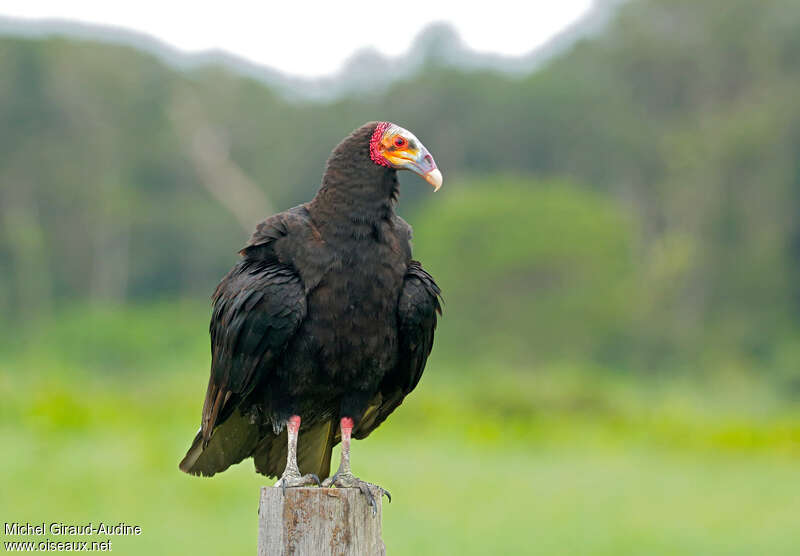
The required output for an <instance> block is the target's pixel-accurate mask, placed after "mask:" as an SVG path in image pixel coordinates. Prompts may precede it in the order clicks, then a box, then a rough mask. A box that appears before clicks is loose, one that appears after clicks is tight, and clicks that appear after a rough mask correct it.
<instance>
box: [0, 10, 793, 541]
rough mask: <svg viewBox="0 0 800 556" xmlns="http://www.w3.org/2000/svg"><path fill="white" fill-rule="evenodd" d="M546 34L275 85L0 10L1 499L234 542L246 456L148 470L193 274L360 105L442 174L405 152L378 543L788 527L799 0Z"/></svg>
mask: <svg viewBox="0 0 800 556" xmlns="http://www.w3.org/2000/svg"><path fill="white" fill-rule="evenodd" d="M4 25H5V26H6V27H8V26H9V25H11V24H10V23H8V22H5V24H4ZM12 26H13V25H12ZM549 46H550V50H547V49H545V50H546V52H545V51H542V52H540V53H539V54H540V56H539V57H537V56H532V57H528V58H527V59H525V60H522V61H520V60H513V59H503V58H500V57H496V58H491V57H488V58H487V57H486V56H484V57H483V58H481V57H480V56H479V55H477V54H471V53H470V52H469V51H468V49H465V48H464V46H463V45H462V44H461V43H460V42H459V39H458V37H457V36H456V35H455V34H454V32H453V30H452V29H450V28H449V27H447V26H446V25H438V26H434V27H432V28H429V29H427V30H426V31H425V32H424V33H423V34H422V35H421V36H420V37H419V38H418V40H417V41H416V42H415V44H414V46H413V47H412V51H413V52H414V53H415V55H414V68H415V69H414V71H413V72H410V73H408V74H407V75H404V76H403V77H402V78H401V79H399V80H391V79H387V78H386V72H385V71H384V72H383V73H382V72H381V71H379V68H384V65H383V63H382V60H381V59H380V57H376V56H374V55H373V56H366V57H362V59H359V60H357V63H353V64H352V65H351V67H350V70H349V72H344V73H343V74H341V76H340V77H339V79H338V80H332V81H328V82H324V81H320V82H317V83H311V82H304V83H299V84H298V83H294V82H292V80H291V79H289V78H284V77H281V76H280V75H276V74H270V75H269V76H265V75H256V74H255V73H253V74H252V75H245V74H246V73H247V72H246V71H243V70H242V68H241V67H239V68H237V67H234V66H231V65H229V64H228V65H226V64H225V63H224V62H225V61H224V60H218V61H213V60H211V61H209V62H208V63H203V64H197V65H195V66H191V67H177V66H176V64H174V63H170V62H169V60H165V59H164V57H160V56H158V55H157V54H154V53H153V52H152V51H148V50H147V49H146V48H145V49H144V50H143V49H141V48H133V47H131V46H121V45H119V44H116V45H115V44H110V43H107V42H106V43H104V42H97V41H95V40H91V39H88V38H83V39H79V38H69V37H63V36H62V37H53V36H47V37H25V36H18V35H17V36H15V35H13V34H5V35H2V36H0V268H1V269H2V272H0V397H2V403H0V446H2V448H1V449H0V516H2V519H3V521H31V522H41V521H64V522H68V523H75V522H86V521H90V520H91V521H94V522H97V521H99V520H103V521H108V522H112V523H116V522H118V521H125V522H127V523H131V524H137V525H140V526H141V527H142V529H143V534H142V535H141V536H140V537H124V538H117V539H114V541H113V542H114V552H115V553H117V554H251V553H253V552H254V550H255V544H256V520H257V516H256V506H257V496H258V487H259V486H261V485H263V484H267V481H266V480H265V479H264V478H263V477H260V476H257V475H255V474H254V473H253V471H252V465H251V464H250V463H249V462H248V463H244V464H242V465H240V466H237V467H236V468H232V469H231V470H229V471H228V472H226V473H224V474H222V475H220V476H218V477H216V478H214V479H213V480H202V479H198V478H193V477H189V476H186V475H184V474H182V473H180V472H179V471H178V469H177V462H178V460H179V459H180V458H181V456H182V455H183V453H184V451H185V449H186V448H187V446H188V443H189V441H190V440H191V438H192V436H193V434H194V432H195V430H196V428H197V426H198V422H199V413H200V406H201V403H202V397H203V394H204V390H205V384H206V380H207V372H208V366H209V360H210V357H209V348H208V336H207V323H208V318H209V299H208V297H209V294H210V293H211V291H212V290H213V288H214V286H215V285H216V283H217V281H218V280H219V279H220V277H221V276H222V275H223V274H224V273H225V272H226V271H227V269H228V268H229V267H230V266H231V265H232V264H233V263H234V262H235V260H236V251H237V249H238V247H239V246H241V245H242V244H243V243H244V242H245V241H246V239H247V237H248V234H249V232H250V230H251V229H252V228H253V226H254V224H255V223H256V222H257V221H258V220H260V219H262V218H264V217H266V216H267V215H269V214H270V213H272V212H274V211H278V210H283V209H285V208H288V207H290V206H293V205H295V204H298V203H300V202H304V201H306V200H308V199H310V198H311V196H312V195H313V194H314V192H315V190H316V188H317V186H318V184H319V178H320V175H321V173H322V170H323V165H324V161H325V159H326V157H327V155H328V153H329V151H330V149H331V148H332V147H333V146H334V145H335V144H336V143H337V142H338V140H339V139H341V138H342V137H343V136H344V135H345V134H346V133H348V132H349V131H350V130H351V129H353V128H355V127H357V126H358V125H360V124H361V123H363V122H364V121H368V120H374V119H385V120H391V121H394V122H397V123H399V124H401V125H403V126H404V127H407V128H408V129H410V130H412V131H413V132H414V133H415V134H416V135H417V136H418V137H420V138H421V139H422V140H423V141H424V142H425V144H426V145H427V146H428V147H429V148H430V149H431V151H432V152H433V153H434V155H435V156H436V159H437V162H438V163H439V166H440V167H441V168H442V169H443V172H444V175H445V186H444V188H443V189H442V190H441V191H440V192H439V193H438V194H437V195H435V196H434V195H432V194H431V193H430V191H429V189H430V188H429V187H428V186H427V185H426V184H424V183H423V182H422V181H421V180H419V179H416V178H415V177H414V176H402V177H401V183H402V191H401V204H400V213H401V214H402V215H403V216H404V217H405V218H406V219H407V220H408V221H409V222H410V223H411V224H412V225H413V226H414V229H415V245H414V249H415V255H416V256H417V257H418V258H419V259H421V260H422V261H423V263H424V264H425V266H426V268H427V269H428V270H429V271H430V272H431V273H432V274H433V275H434V276H435V277H436V279H437V281H438V283H439V284H440V285H441V287H442V289H443V291H444V296H445V301H446V305H445V312H444V318H443V319H442V320H441V321H440V328H439V332H438V335H437V342H436V346H435V349H434V352H433V354H432V356H431V358H430V361H429V364H428V368H427V370H426V374H425V376H424V377H423V380H422V382H421V384H420V386H419V387H418V389H417V390H416V391H415V392H414V393H413V395H412V396H410V397H409V399H408V400H407V401H406V403H405V404H404V405H403V406H402V407H401V408H400V409H399V410H398V411H397V412H396V413H395V414H394V415H393V417H392V418H391V419H389V420H388V421H387V423H386V424H384V425H383V426H382V427H381V428H380V429H379V430H378V431H377V432H376V433H374V434H373V435H372V436H371V437H370V438H369V439H368V440H366V441H363V442H357V443H356V444H355V445H354V452H353V466H354V470H355V471H356V472H357V473H358V474H359V475H361V476H362V477H364V478H366V479H368V480H373V481H375V482H378V483H380V484H382V485H383V486H385V487H387V488H388V489H389V490H390V491H391V492H392V493H393V494H394V495H395V497H394V501H393V502H392V504H391V505H386V506H385V513H384V531H385V535H384V537H385V541H386V544H387V547H388V549H389V553H390V554H460V555H467V554H614V555H618V554H649V555H656V554H704V555H711V554H726V555H730V554H743V555H744V554H747V555H752V554H771V555H778V554H798V553H800V536H799V535H798V523H800V522H798V518H799V517H800V102H798V99H799V98H800V4H798V3H797V2H796V1H794V0H770V1H769V2H765V1H763V0H705V1H703V2H696V1H694V0H638V1H636V0H634V1H630V2H624V3H617V2H611V3H598V4H597V5H596V6H595V8H594V9H593V10H592V11H590V12H589V13H588V14H587V15H586V16H585V18H584V19H583V21H582V23H581V24H580V25H576V26H574V27H573V28H572V29H571V31H570V33H566V34H564V35H562V36H560V37H559V40H558V41H557V43H556V44H550V45H549ZM545 54H546V55H545ZM470 56H472V57H470ZM475 60H479V61H480V63H474V64H471V63H470V62H471V61H475ZM487 60H488V61H487ZM387 63H389V62H387ZM394 63H395V64H396V63H397V61H395V62H394ZM251 69H252V68H251ZM356 70H359V71H356ZM251 73H252V72H251ZM334 93H335V94H334ZM326 95H327V96H326ZM9 539H10V537H4V540H9Z"/></svg>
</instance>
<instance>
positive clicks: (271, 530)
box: [258, 487, 386, 556]
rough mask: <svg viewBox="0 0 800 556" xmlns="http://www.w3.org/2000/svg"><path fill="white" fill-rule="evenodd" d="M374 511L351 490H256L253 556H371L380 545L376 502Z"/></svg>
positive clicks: (377, 498)
mask: <svg viewBox="0 0 800 556" xmlns="http://www.w3.org/2000/svg"><path fill="white" fill-rule="evenodd" d="M373 494H374V497H375V502H376V503H377V505H378V507H377V511H376V513H375V515H373V514H372V507H371V506H370V505H369V501H368V500H367V497H366V496H364V494H362V492H361V491H360V490H358V489H357V488H287V489H286V494H285V495H284V493H283V491H282V490H281V489H280V488H274V487H262V488H261V499H260V501H259V505H258V556H283V555H288V554H295V555H297V556H304V555H306V554H308V555H313V556H317V555H320V556H321V555H328V554H330V555H336V556H376V555H384V554H386V548H385V547H384V545H383V540H382V539H381V509H382V507H381V496H380V494H379V493H377V492H375V493H373Z"/></svg>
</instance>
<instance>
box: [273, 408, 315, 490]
mask: <svg viewBox="0 0 800 556" xmlns="http://www.w3.org/2000/svg"><path fill="white" fill-rule="evenodd" d="M299 431H300V416H299V415H292V416H291V417H289V420H288V421H287V422H286V437H287V438H288V442H289V446H288V450H287V454H286V469H285V470H284V471H283V475H281V478H280V479H279V480H278V482H277V483H275V486H276V487H280V488H282V489H283V491H284V493H285V492H286V489H287V488H292V487H301V486H310V485H317V486H319V477H317V476H316V475H314V474H313V473H311V474H308V475H301V474H300V468H299V467H297V436H298V433H299Z"/></svg>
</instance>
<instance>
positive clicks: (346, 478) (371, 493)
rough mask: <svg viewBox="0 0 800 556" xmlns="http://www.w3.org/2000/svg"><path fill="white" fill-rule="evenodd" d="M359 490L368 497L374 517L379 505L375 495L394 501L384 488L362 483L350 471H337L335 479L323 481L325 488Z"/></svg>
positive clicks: (329, 478) (330, 478)
mask: <svg viewBox="0 0 800 556" xmlns="http://www.w3.org/2000/svg"><path fill="white" fill-rule="evenodd" d="M334 486H335V487H336V488H357V489H359V490H360V491H361V493H362V494H363V495H364V496H366V497H367V501H368V502H369V505H370V506H371V507H372V515H375V514H376V513H377V511H378V505H377V504H376V503H375V495H376V494H377V495H378V498H380V497H381V496H384V495H385V496H386V498H387V499H388V500H389V502H391V501H392V495H391V494H389V491H388V490H386V489H385V488H383V487H380V486H378V485H374V484H372V483H368V482H366V481H362V480H361V479H359V478H358V477H356V476H354V475H353V474H352V473H350V472H349V471H348V472H346V473H341V472H339V471H337V472H336V473H335V474H334V475H333V477H328V478H327V479H325V480H324V481H322V487H323V488H330V487H334Z"/></svg>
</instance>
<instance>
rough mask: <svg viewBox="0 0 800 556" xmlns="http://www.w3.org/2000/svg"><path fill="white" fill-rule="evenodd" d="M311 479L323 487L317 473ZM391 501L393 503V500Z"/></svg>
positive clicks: (312, 474)
mask: <svg viewBox="0 0 800 556" xmlns="http://www.w3.org/2000/svg"><path fill="white" fill-rule="evenodd" d="M311 478H312V479H313V480H314V482H315V483H317V486H318V487H321V486H322V483H321V482H320V480H319V477H318V476H317V474H316V473H311ZM389 501H390V502H391V499H390V500H389Z"/></svg>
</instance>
